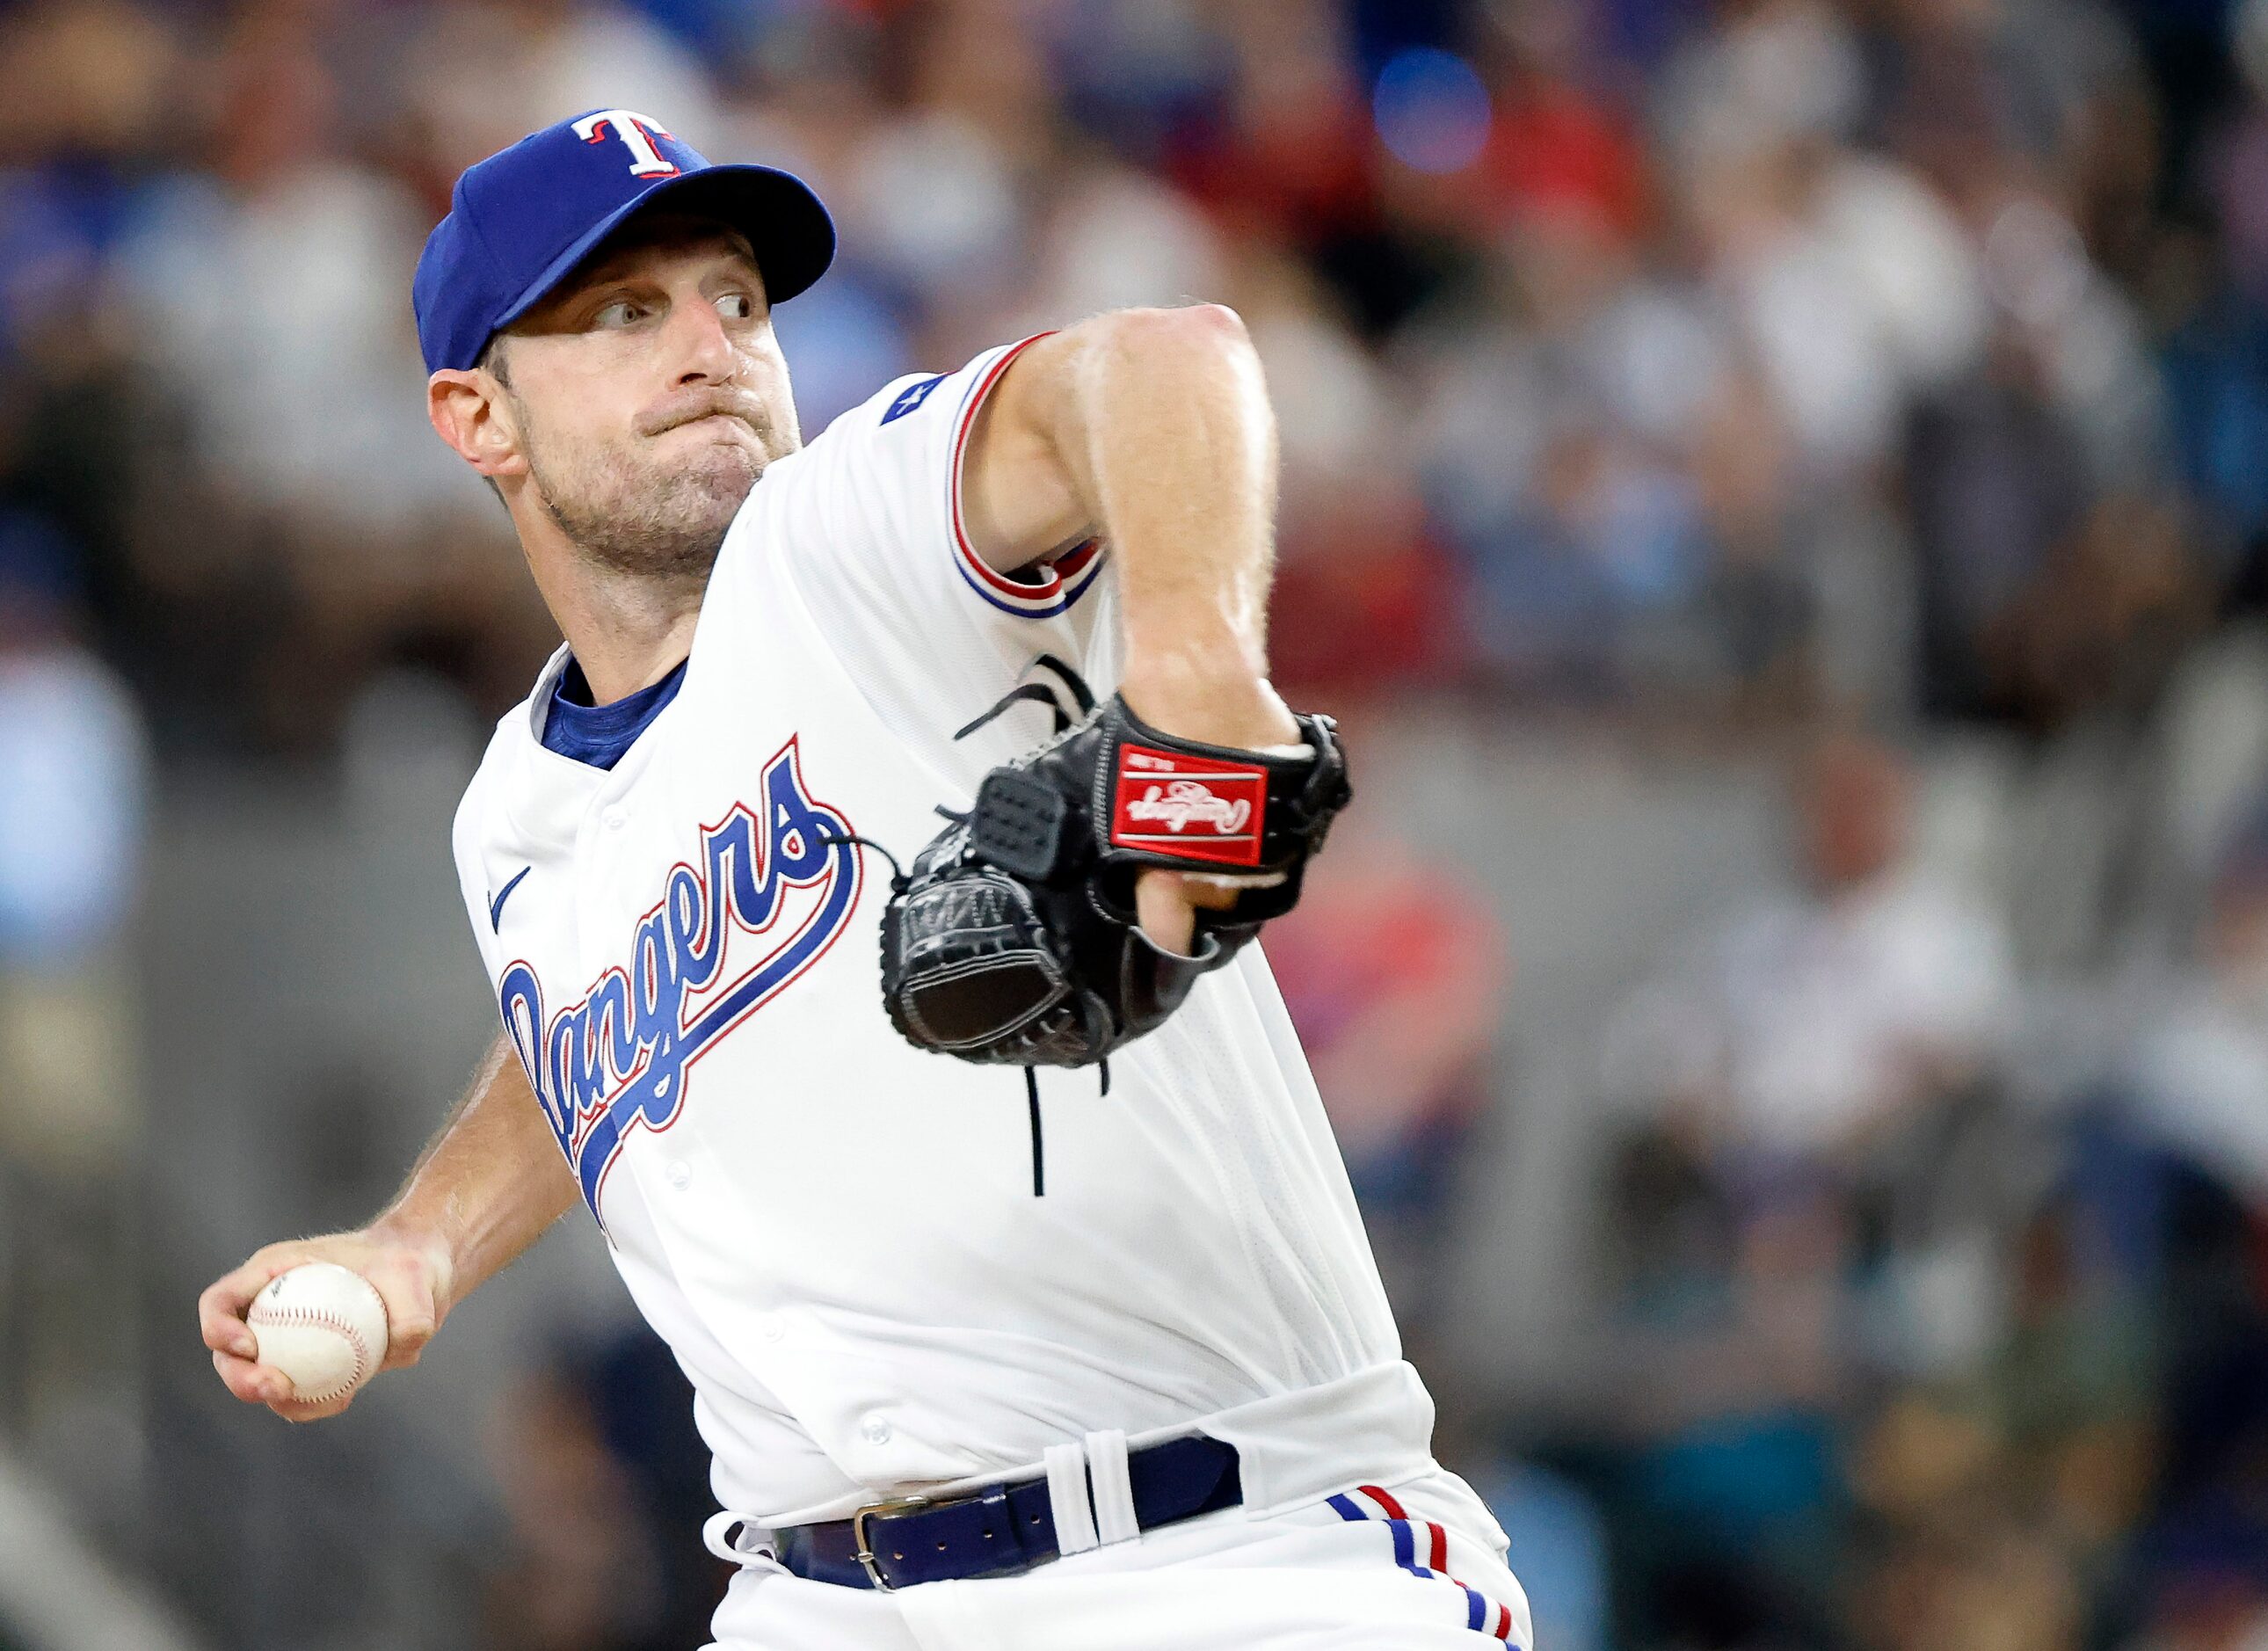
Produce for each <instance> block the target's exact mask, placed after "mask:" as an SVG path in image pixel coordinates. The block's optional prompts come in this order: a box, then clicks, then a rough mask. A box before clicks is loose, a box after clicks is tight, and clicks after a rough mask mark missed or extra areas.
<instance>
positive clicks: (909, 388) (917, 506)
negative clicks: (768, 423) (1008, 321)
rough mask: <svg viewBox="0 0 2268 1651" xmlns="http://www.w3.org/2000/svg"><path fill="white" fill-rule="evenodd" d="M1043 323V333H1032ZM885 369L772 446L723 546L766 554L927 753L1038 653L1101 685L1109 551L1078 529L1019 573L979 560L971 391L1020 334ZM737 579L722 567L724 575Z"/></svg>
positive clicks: (1106, 663)
mask: <svg viewBox="0 0 2268 1651" xmlns="http://www.w3.org/2000/svg"><path fill="white" fill-rule="evenodd" d="M1042 336H1044V335H1042ZM1035 342H1036V340H1035V339H1026V340H1024V341H1022V342H1021V343H1014V344H1007V345H1003V346H1000V347H998V348H997V349H993V350H986V351H985V352H984V353H983V354H982V355H980V356H978V357H976V359H975V360H974V361H971V362H970V363H968V365H966V366H964V367H962V368H961V370H960V371H959V372H949V373H943V374H937V375H930V376H924V375H916V376H913V377H909V378H903V379H900V380H896V381H895V382H894V383H891V384H888V385H886V386H884V387H883V388H882V389H881V390H880V391H879V392H878V393H876V394H874V395H873V396H872V397H871V398H869V399H868V400H867V401H866V402H864V403H862V404H861V405H859V406H858V407H855V408H853V409H851V410H850V411H849V412H847V413H845V414H843V416H841V417H840V418H838V419H836V421H835V422H834V423H833V424H830V425H828V428H827V429H826V430H825V431H823V432H822V433H821V435H819V436H818V437H817V438H816V439H814V440H813V441H812V443H811V444H810V446H807V447H806V448H805V449H804V451H803V452H801V453H797V454H795V455H793V456H792V457H791V458H788V459H784V460H782V461H779V462H778V463H777V464H776V465H775V466H774V467H773V468H772V470H771V471H770V473H768V474H767V475H766V476H765V478H764V480H763V482H762V484H761V485H760V486H759V487H758V489H757V491H756V495H755V498H752V499H751V501H750V503H751V504H752V505H755V511H754V512H752V517H753V520H752V521H751V524H750V525H751V527H753V529H754V531H753V532H751V533H749V534H747V535H745V536H741V535H736V540H738V541H739V542H737V543H736V542H728V544H727V546H726V552H725V554H726V555H727V556H731V555H733V554H734V553H735V552H736V551H737V552H738V553H739V554H741V555H758V556H777V557H779V558H781V559H782V561H783V563H784V566H785V571H787V573H788V577H789V579H791V581H792V584H793V585H794V586H795V588H796V589H797V591H798V592H799V593H800V594H801V595H802V597H803V600H804V602H805V604H806V606H807V607H808V608H810V610H811V614H812V616H813V618H814V620H815V621H816V623H817V624H818V626H819V628H820V630H821V632H822V633H823V634H824V636H825V637H826V638H827V642H828V646H829V648H830V649H831V650H832V651H833V652H834V653H835V654H836V657H837V658H838V659H839V660H841V662H842V664H843V667H844V669H845V671H846V672H847V674H849V675H850V676H851V680H852V681H853V682H856V683H857V684H858V688H859V689H860V690H861V692H862V693H863V694H864V695H865V697H866V699H867V701H868V703H869V704H872V705H873V707H874V709H875V710H876V711H878V712H880V715H881V717H882V719H883V720H884V721H885V722H886V723H887V725H889V726H890V727H891V729H892V730H893V732H895V733H897V734H898V735H899V736H900V737H901V738H902V739H904V740H906V741H909V743H911V744H914V745H915V746H917V747H918V748H923V749H924V751H926V752H928V753H932V754H936V753H939V751H940V749H941V748H943V747H946V746H949V745H950V744H951V743H952V739H953V731H954V729H956V728H958V727H960V726H961V725H962V724H963V723H965V722H967V721H968V719H970V718H972V717H975V716H976V715H977V714H978V713H979V712H981V711H983V710H984V709H985V708H986V707H988V706H990V704H993V703H994V702H995V701H996V700H998V698H999V697H1000V696H1001V695H1002V694H1003V693H1005V691H1007V689H1010V688H1012V687H1013V686H1014V685H1015V684H1016V682H1018V680H1019V679H1020V677H1021V676H1022V675H1023V674H1024V673H1026V672H1027V670H1028V669H1029V668H1030V667H1031V666H1032V664H1033V662H1034V661H1035V660H1036V659H1038V658H1039V657H1040V656H1042V655H1043V654H1044V655H1051V656H1053V657H1055V658H1056V659H1058V660H1063V661H1064V663H1066V664H1068V665H1070V666H1071V667H1073V668H1075V669H1076V670H1078V671H1079V672H1080V673H1081V674H1083V675H1085V676H1086V678H1087V680H1088V682H1090V684H1091V685H1092V686H1093V687H1094V690H1095V692H1096V694H1097V695H1098V696H1101V697H1107V696H1108V693H1109V692H1110V691H1111V689H1113V688H1114V687H1115V686H1116V678H1117V653H1118V636H1117V624H1116V601H1115V596H1114V593H1113V590H1112V581H1111V579H1110V577H1109V565H1108V564H1109V556H1108V549H1107V547H1106V546H1105V545H1103V544H1102V543H1101V542H1100V541H1089V542H1087V543H1086V544H1083V545H1080V546H1078V547H1076V548H1075V549H1072V550H1071V551H1069V552H1066V553H1065V554H1064V555H1063V556H1059V557H1057V558H1056V559H1055V560H1054V561H1053V562H1052V563H1051V564H1049V563H1043V564H1038V565H1036V566H1035V567H1033V568H1031V569H1029V570H1027V571H1025V572H1024V573H1022V574H1021V575H1019V576H1013V577H1012V576H1010V575H1006V574H1003V573H999V572H997V571H994V570H993V569H991V568H990V567H987V566H986V565H985V564H984V563H983V561H982V560H981V559H980V558H979V557H978V556H977V555H976V550H975V548H974V547H973V546H972V545H971V543H970V542H969V537H968V527H967V524H966V523H965V522H964V520H962V517H961V462H962V460H963V457H964V455H965V454H966V452H967V449H968V439H969V431H970V429H971V428H972V426H973V425H974V424H975V423H976V414H977V411H978V409H980V408H981V407H982V406H983V401H984V397H985V396H986V395H987V394H990V391H991V389H992V387H994V386H995V385H996V384H998V382H999V380H1000V378H1001V375H1002V374H1003V373H1005V372H1006V371H1007V369H1008V365H1009V363H1010V362H1012V361H1013V359H1014V358H1015V357H1016V355H1017V354H1018V352H1020V350H1023V349H1024V348H1025V347H1026V346H1027V345H1028V344H1031V343H1035ZM745 588H748V587H747V586H745V585H743V584H742V582H740V581H739V580H735V579H731V578H729V577H728V578H727V579H725V581H724V582H723V591H724V593H725V598H726V600H727V601H731V600H733V595H732V593H733V592H734V591H738V590H741V589H745Z"/></svg>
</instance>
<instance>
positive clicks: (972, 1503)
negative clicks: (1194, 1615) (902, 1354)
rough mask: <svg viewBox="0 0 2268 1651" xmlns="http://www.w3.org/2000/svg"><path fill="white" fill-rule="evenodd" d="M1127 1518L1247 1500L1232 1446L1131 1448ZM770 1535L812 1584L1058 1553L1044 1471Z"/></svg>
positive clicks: (1191, 1442) (930, 1572)
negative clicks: (1005, 1482)
mask: <svg viewBox="0 0 2268 1651" xmlns="http://www.w3.org/2000/svg"><path fill="white" fill-rule="evenodd" d="M1126 1477H1127V1480H1128V1482H1129V1485H1130V1487H1131V1489H1132V1491H1133V1493H1134V1522H1135V1523H1136V1524H1137V1525H1138V1526H1139V1527H1140V1528H1141V1529H1144V1530H1150V1529H1155V1528H1156V1527H1157V1526H1160V1525H1170V1524H1172V1523H1174V1522H1175V1521H1177V1520H1182V1519H1194V1518H1195V1517H1196V1516H1197V1515H1199V1514H1210V1513H1212V1512H1214V1511H1215V1510H1217V1509H1219V1508H1223V1507H1235V1506H1236V1505H1237V1504H1238V1503H1239V1502H1241V1501H1242V1500H1244V1490H1243V1485H1242V1484H1241V1481H1240V1479H1239V1478H1238V1474H1237V1460H1236V1447H1235V1446H1233V1445H1228V1444H1224V1443H1222V1442H1221V1441H1219V1440H1218V1439H1208V1438H1206V1437H1204V1435H1203V1434H1189V1435H1188V1436H1186V1437H1184V1438H1181V1439H1168V1440H1167V1441H1165V1442H1163V1443H1162V1444H1155V1445H1152V1446H1150V1447H1148V1448H1146V1449H1142V1450H1135V1451H1130V1452H1128V1453H1127V1456H1126ZM771 1535H772V1543H771V1546H772V1551H773V1553H774V1554H775V1555H777V1558H778V1559H779V1562H780V1563H781V1564H782V1565H784V1566H786V1567H787V1568H788V1569H789V1570H791V1571H792V1572H794V1573H795V1574H796V1575H798V1576H801V1577H808V1578H810V1579H811V1580H812V1581H814V1582H833V1583H836V1584H837V1585H838V1586H840V1587H843V1588H880V1589H881V1590H882V1591H883V1592H884V1593H888V1592H890V1591H892V1590H894V1589H896V1588H912V1587H914V1586H915V1585H916V1584H917V1583H922V1582H946V1581H958V1580H961V1579H964V1578H968V1577H977V1576H1013V1575H1016V1574H1018V1573H1020V1572H1024V1571H1028V1570H1030V1569H1031V1568H1032V1567H1033V1566H1036V1565H1043V1564H1045V1563H1046V1562H1047V1561H1048V1560H1049V1559H1057V1558H1058V1557H1060V1555H1061V1554H1062V1551H1063V1550H1062V1548H1061V1547H1060V1546H1059V1545H1058V1544H1057V1538H1056V1515H1055V1505H1054V1501H1053V1499H1052V1498H1051V1497H1050V1495H1049V1491H1048V1482H1047V1480H1045V1479H1027V1480H1025V1481H1023V1482H1021V1483H1020V1484H1015V1485H987V1486H985V1487H984V1488H983V1489H982V1490H976V1491H970V1492H968V1493H966V1494H964V1495H961V1496H955V1497H953V1498H951V1499H950V1500H944V1501H932V1500H928V1499H926V1498H924V1497H919V1496H907V1497H900V1498H898V1499H896V1500H892V1501H886V1502H876V1503H874V1504H873V1505H872V1506H870V1507H862V1508H860V1509H859V1510H858V1512H857V1513H855V1514H853V1515H851V1517H850V1518H848V1519H833V1520H828V1521H826V1522H822V1523H820V1524H815V1525H790V1526H788V1527H787V1528H785V1529H781V1530H776V1531H774V1532H772V1533H771Z"/></svg>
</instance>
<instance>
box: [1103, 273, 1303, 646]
mask: <svg viewBox="0 0 2268 1651" xmlns="http://www.w3.org/2000/svg"><path fill="white" fill-rule="evenodd" d="M1107 323H1108V324H1106V325H1101V326H1099V327H1098V328H1097V330H1096V333H1095V336H1094V341H1093V343H1091V344H1090V345H1089V346H1088V348H1087V349H1086V350H1085V351H1084V352H1083V355H1082V358H1081V360H1080V362H1079V372H1078V374H1077V380H1076V390H1075V394H1076V396H1077V400H1078V402H1079V405H1078V407H1077V408H1076V409H1075V411H1074V413H1073V416H1072V417H1071V420H1070V421H1068V422H1069V427H1070V429H1071V431H1074V432H1076V435H1075V436H1074V439H1075V440H1076V441H1077V443H1078V447H1079V451H1077V452H1075V453H1071V454H1067V455H1066V458H1067V460H1068V463H1069V468H1070V469H1071V474H1072V475H1073V477H1074V481H1075V486H1076V487H1077V490H1078V491H1079V494H1080V495H1081V497H1082V499H1083V502H1084V503H1085V504H1086V505H1087V507H1088V509H1089V510H1090V511H1091V512H1092V513H1093V515H1094V520H1095V521H1096V523H1097V525H1098V526H1099V527H1101V530H1102V531H1103V532H1104V533H1105V534H1107V535H1108V538H1109V541H1110V544H1111V548H1112V554H1113V555H1114V556H1116V558H1117V561H1118V583H1119V596H1120V602H1121V613H1122V619H1123V624H1124V627H1125V639H1126V652H1127V658H1126V672H1125V674H1126V676H1127V678H1128V680H1129V682H1130V683H1137V684H1151V685H1154V686H1155V687H1156V688H1159V689H1174V688H1175V687H1177V686H1178V685H1179V684H1181V683H1182V682H1185V681H1188V680H1189V679H1196V681H1197V682H1202V683H1203V684H1204V685H1205V686H1207V687H1209V688H1212V689H1218V688H1219V686H1220V684H1221V682H1222V679H1224V678H1247V679H1251V680H1254V681H1257V680H1258V679H1261V678H1264V677H1265V676H1266V674H1267V602H1268V585H1269V579H1270V573H1271V571H1272V567H1273V560H1274V542H1275V514H1276V421H1275V415H1274V413H1273V411H1272V410H1271V409H1270V406H1269V402H1268V393H1267V388H1266V386H1265V384H1264V383H1263V380H1262V377H1261V371H1260V361H1259V357H1257V356H1256V354H1255V353H1254V351H1253V349H1252V346H1251V343H1250V342H1249V341H1248V339H1247V338H1246V336H1245V333H1244V327H1243V323H1242V322H1241V321H1238V320H1237V318H1236V316H1235V315H1234V314H1233V313H1232V312H1230V311H1228V310H1225V309H1222V308H1220V307H1219V306H1210V305H1208V306H1199V307H1196V308H1191V309H1186V310H1138V311H1130V312H1127V313H1123V314H1120V315H1116V316H1112V317H1108V318H1107Z"/></svg>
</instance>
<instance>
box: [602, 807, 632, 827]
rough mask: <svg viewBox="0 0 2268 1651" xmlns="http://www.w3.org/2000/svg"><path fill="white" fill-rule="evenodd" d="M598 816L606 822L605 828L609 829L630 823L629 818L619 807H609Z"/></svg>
mask: <svg viewBox="0 0 2268 1651" xmlns="http://www.w3.org/2000/svg"><path fill="white" fill-rule="evenodd" d="M599 817H600V819H601V820H603V821H604V822H606V827H607V829H608V830H609V831H619V830H621V829H622V828H623V827H624V826H626V825H628V824H629V823H630V815H628V814H624V813H623V812H622V810H621V809H619V808H609V809H608V810H607V812H606V813H605V814H601V815H600V816H599Z"/></svg>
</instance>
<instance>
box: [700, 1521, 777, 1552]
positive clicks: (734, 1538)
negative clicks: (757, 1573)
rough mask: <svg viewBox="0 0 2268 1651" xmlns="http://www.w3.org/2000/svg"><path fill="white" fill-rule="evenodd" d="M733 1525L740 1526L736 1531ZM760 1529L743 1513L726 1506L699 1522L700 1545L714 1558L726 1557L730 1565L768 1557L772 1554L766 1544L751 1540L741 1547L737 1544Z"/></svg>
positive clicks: (768, 1545) (769, 1545)
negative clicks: (730, 1562)
mask: <svg viewBox="0 0 2268 1651" xmlns="http://www.w3.org/2000/svg"><path fill="white" fill-rule="evenodd" d="M735 1525H738V1526H739V1527H740V1529H738V1530H734V1529H733V1526H735ZM760 1529H762V1526H760V1525H758V1524H757V1523H756V1522H755V1520H753V1519H750V1518H749V1517H748V1516H747V1515H746V1514H736V1513H734V1512H733V1510H732V1509H731V1508H729V1507H728V1508H725V1509H724V1510H723V1511H722V1512H721V1513H715V1514H711V1515H709V1517H708V1518H706V1519H704V1520H703V1521H702V1522H701V1545H702V1546H703V1547H704V1548H706V1549H708V1550H709V1551H710V1552H711V1553H713V1554H715V1555H716V1556H717V1557H718V1559H729V1560H731V1561H732V1562H733V1564H734V1565H747V1564H748V1563H750V1562H751V1561H752V1560H754V1559H759V1558H762V1559H770V1558H771V1557H772V1551H771V1544H769V1543H764V1542H755V1543H750V1544H749V1545H748V1546H747V1547H745V1548H744V1547H742V1546H741V1545H740V1544H741V1543H742V1542H743V1541H744V1540H746V1539H747V1537H752V1536H754V1535H755V1533H756V1532H757V1531H758V1530H760Z"/></svg>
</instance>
